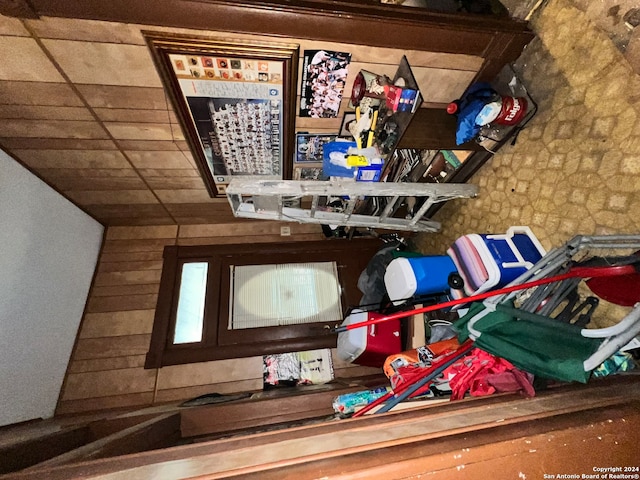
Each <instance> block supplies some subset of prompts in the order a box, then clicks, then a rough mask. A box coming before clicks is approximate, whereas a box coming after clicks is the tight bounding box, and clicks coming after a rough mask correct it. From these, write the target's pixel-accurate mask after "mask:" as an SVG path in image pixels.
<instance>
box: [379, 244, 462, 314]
mask: <svg viewBox="0 0 640 480" xmlns="http://www.w3.org/2000/svg"><path fill="white" fill-rule="evenodd" d="M455 272H457V269H456V266H455V264H454V263H453V260H451V258H450V257H448V256H447V255H432V256H422V257H407V258H404V257H401V258H396V259H394V260H392V261H391V263H389V265H388V266H387V269H386V272H385V274H384V284H385V287H386V289H387V294H388V295H389V299H390V300H391V301H392V302H393V304H394V305H401V304H402V303H404V301H405V300H406V299H409V298H411V297H416V296H423V295H434V294H437V293H444V292H448V291H449V275H450V274H451V273H455Z"/></svg>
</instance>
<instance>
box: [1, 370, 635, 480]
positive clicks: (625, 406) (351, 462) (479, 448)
mask: <svg viewBox="0 0 640 480" xmlns="http://www.w3.org/2000/svg"><path fill="white" fill-rule="evenodd" d="M639 393H640V375H634V374H630V375H618V376H614V377H611V378H607V379H598V380H595V381H593V382H592V384H589V385H576V384H574V385H568V386H563V387H559V388H553V389H550V390H547V391H544V392H541V393H539V394H538V395H537V396H536V397H534V398H530V399H525V398H522V397H519V396H518V395H516V394H512V395H502V396H492V397H485V398H479V399H468V400H463V401H459V402H453V403H448V404H444V405H436V406H433V407H421V408H417V409H414V410H405V411H401V412H398V413H393V412H392V413H388V414H384V415H373V416H369V417H362V418H357V419H351V420H343V421H339V422H324V423H320V424H317V425H308V426H303V427H296V428H290V429H287V430H280V431H272V432H265V433H258V434H254V435H247V436H240V437H234V438H227V439H221V440H214V441H209V442H203V443H200V444H193V445H183V446H181V447H175V448H169V449H164V450H161V451H149V452H144V453H140V454H136V455H127V456H122V457H113V458H105V459H102V460H101V461H99V462H85V463H83V464H79V465H65V466H60V467H58V468H55V469H51V470H48V469H35V470H33V473H32V475H31V476H29V475H25V474H20V473H18V474H15V475H10V476H8V477H6V478H7V479H9V478H15V479H18V478H43V477H46V478H48V479H50V480H58V479H76V478H78V479H79V478H86V477H87V476H91V477H92V478H113V475H114V474H116V472H123V471H125V470H126V471H127V474H128V478H131V479H132V480H137V479H143V478H154V477H157V476H162V473H163V472H164V473H166V471H167V469H169V468H173V469H175V468H178V466H179V465H183V466H184V467H185V468H186V467H187V465H188V468H187V470H185V476H189V478H192V477H196V476H206V478H228V477H229V476H234V475H244V476H243V477H242V478H260V479H271V478H274V479H275V478H278V479H305V478H317V477H318V473H319V472H323V475H327V476H331V477H334V476H335V477H336V478H338V477H339V476H340V475H341V474H342V475H346V476H349V475H351V477H350V478H352V476H354V475H355V476H358V475H360V476H361V477H362V478H389V479H396V478H398V479H399V478H408V477H411V476H412V475H419V474H426V473H430V474H432V475H434V478H443V479H447V478H452V475H453V474H456V478H469V479H472V478H482V477H484V476H486V477H487V478H490V476H491V472H492V471H493V472H494V473H495V471H502V470H501V467H505V466H506V467H510V468H520V471H521V472H524V473H525V474H526V476H527V478H541V477H542V474H543V473H588V472H592V471H593V470H592V468H593V467H594V466H598V465H599V463H598V462H601V463H602V465H600V466H604V465H605V464H606V465H611V466H612V465H634V464H637V463H634V462H637V448H636V445H637V442H638V441H640V428H639V427H640V401H638V400H637V398H638V394H639ZM208 409H212V407H209V408H208ZM381 432H384V434H381ZM558 439H560V440H558ZM585 442H586V443H585ZM585 448H590V449H593V450H594V451H590V455H589V457H588V458H586V457H585V456H584V451H585V450H584V449H585ZM537 449H540V453H537V454H536V455H533V454H534V453H536V450H537ZM505 451H509V454H508V455H506V456H505V455H504V452H505ZM454 453H455V454H457V455H460V454H462V455H461V456H459V457H456V456H454V455H453V454H454ZM581 453H582V455H581ZM463 457H464V458H463ZM465 459H466V462H467V468H468V469H464V470H462V469H461V468H458V469H457V473H456V466H458V467H460V465H462V464H464V463H465ZM509 459H510V460H509ZM594 462H595V463H594ZM625 462H627V463H625ZM628 462H631V463H628ZM542 466H545V468H551V467H552V468H553V469H554V470H553V471H551V472H544V471H543V470H541V468H542ZM496 468H497V469H498V470H496ZM574 468H575V469H578V468H581V469H583V470H584V471H578V472H572V469H574ZM556 469H559V470H558V472H556V471H555V470H556ZM173 471H176V470H173ZM381 472H383V474H381ZM516 476H517V470H516Z"/></svg>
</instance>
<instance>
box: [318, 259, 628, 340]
mask: <svg viewBox="0 0 640 480" xmlns="http://www.w3.org/2000/svg"><path fill="white" fill-rule="evenodd" d="M635 271H636V267H635V266H634V265H622V266H612V267H576V268H573V269H571V270H570V271H568V272H567V273H562V274H560V275H555V276H552V277H548V278H541V279H539V280H534V281H532V282H527V283H522V284H520V285H512V286H511V287H504V288H500V289H498V290H491V291H489V292H484V293H479V294H478V295H472V296H470V297H463V298H458V299H456V300H450V301H448V302H444V303H438V304H436V305H428V306H426V307H422V308H416V309H414V310H407V311H404V312H397V313H392V314H389V315H384V316H382V317H378V318H370V319H368V320H365V321H364V322H359V323H353V324H351V325H342V326H339V327H335V328H333V329H332V330H331V333H341V332H346V331H347V330H353V329H354V328H361V327H367V326H369V325H374V324H377V323H383V322H388V321H390V320H397V319H400V318H404V317H409V316H411V315H416V314H418V313H426V312H433V311H434V310H440V309H441V308H448V307H453V306H455V305H461V304H464V303H469V302H477V301H478V300H484V299H485V298H489V297H495V296H496V295H504V294H507V293H511V292H517V291H518V290H526V289H527V288H533V287H538V286H540V285H546V284H547V283H553V282H559V281H562V280H566V279H568V278H575V277H582V278H594V277H610V276H615V275H628V274H630V273H634V272H635Z"/></svg>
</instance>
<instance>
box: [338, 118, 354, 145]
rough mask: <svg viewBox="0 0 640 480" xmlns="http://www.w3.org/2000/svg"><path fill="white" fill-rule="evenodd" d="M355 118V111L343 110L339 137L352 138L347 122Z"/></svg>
mask: <svg viewBox="0 0 640 480" xmlns="http://www.w3.org/2000/svg"><path fill="white" fill-rule="evenodd" d="M355 119H356V112H351V111H348V112H344V115H343V117H342V123H341V124H340V132H339V133H338V136H339V137H340V138H351V139H353V135H351V132H350V131H349V124H350V123H351V122H353V121H354V120H355Z"/></svg>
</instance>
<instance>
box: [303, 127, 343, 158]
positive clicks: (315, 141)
mask: <svg viewBox="0 0 640 480" xmlns="http://www.w3.org/2000/svg"><path fill="white" fill-rule="evenodd" d="M336 138H338V136H337V135H324V134H315V135H314V134H309V133H298V134H296V154H295V158H294V162H295V163H322V151H323V150H322V147H323V145H325V144H326V143H329V142H333V141H334V140H335V139H336Z"/></svg>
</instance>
